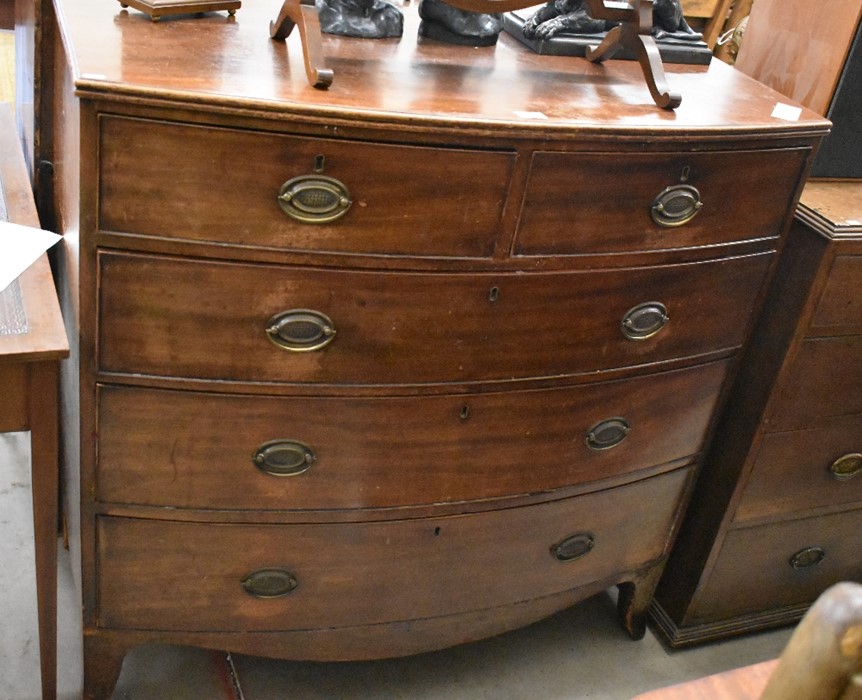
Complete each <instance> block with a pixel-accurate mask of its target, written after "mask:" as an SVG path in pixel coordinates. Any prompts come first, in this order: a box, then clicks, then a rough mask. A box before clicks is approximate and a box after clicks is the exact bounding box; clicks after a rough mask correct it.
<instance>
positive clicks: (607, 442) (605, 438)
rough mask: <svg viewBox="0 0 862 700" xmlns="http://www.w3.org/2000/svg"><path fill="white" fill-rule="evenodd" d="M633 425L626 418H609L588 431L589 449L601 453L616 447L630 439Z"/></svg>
mask: <svg viewBox="0 0 862 700" xmlns="http://www.w3.org/2000/svg"><path fill="white" fill-rule="evenodd" d="M631 429H632V428H631V425H629V422H628V421H627V420H626V419H625V418H608V419H607V420H603V421H602V422H601V423H596V424H595V425H594V426H593V427H592V428H590V429H589V430H588V431H587V447H589V448H590V449H591V450H596V451H601V450H609V449H611V448H612V447H616V446H617V445H619V444H620V443H621V442H622V441H623V440H625V439H626V438H627V437H628V434H629V433H630V432H631Z"/></svg>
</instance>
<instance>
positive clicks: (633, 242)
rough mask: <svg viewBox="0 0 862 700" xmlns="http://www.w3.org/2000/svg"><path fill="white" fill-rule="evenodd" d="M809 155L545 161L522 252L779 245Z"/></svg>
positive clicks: (530, 194)
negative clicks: (769, 241) (773, 241)
mask: <svg viewBox="0 0 862 700" xmlns="http://www.w3.org/2000/svg"><path fill="white" fill-rule="evenodd" d="M808 153H809V151H808V150H807V149H787V150H775V151H723V152H711V153H710V152H700V153H691V152H689V153H683V152H680V153H660V154H659V153H624V154H621V153H550V152H548V153H536V154H535V155H534V156H533V162H532V167H531V170H530V180H529V185H528V188H527V193H526V196H525V198H524V205H523V211H522V217H521V223H520V226H519V229H518V234H517V240H516V247H515V251H516V252H517V253H518V254H521V255H549V254H551V255H588V254H596V253H620V252H625V251H646V250H665V249H675V250H678V249H681V248H690V247H695V246H704V245H717V244H722V243H734V242H739V241H747V240H753V239H759V238H774V237H777V236H778V235H779V233H780V232H781V228H782V225H783V222H784V221H785V220H786V217H787V208H788V206H789V203H788V201H787V197H786V196H785V193H787V192H792V191H793V190H794V189H795V188H796V184H797V182H798V180H799V177H800V175H801V171H802V166H803V164H804V163H805V161H806V158H807V157H808ZM739 173H745V177H744V178H740V177H739ZM751 183H757V184H756V186H751ZM658 208H660V211H656V210H657V209H658ZM662 212H663V213H662ZM653 213H655V215H656V216H655V217H654V216H653ZM689 216H691V217H692V218H690V219H689V220H687V219H688V217H689ZM658 222H663V223H658ZM743 222H744V223H743Z"/></svg>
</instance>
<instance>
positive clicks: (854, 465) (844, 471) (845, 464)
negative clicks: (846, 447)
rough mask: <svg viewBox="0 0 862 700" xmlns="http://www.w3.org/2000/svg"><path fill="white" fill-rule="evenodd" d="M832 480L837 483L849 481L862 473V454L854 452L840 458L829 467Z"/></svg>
mask: <svg viewBox="0 0 862 700" xmlns="http://www.w3.org/2000/svg"><path fill="white" fill-rule="evenodd" d="M829 471H830V472H831V473H832V478H833V479H835V480H836V481H847V480H849V479H852V478H853V477H854V476H856V475H857V474H858V473H859V472H862V454H859V453H858V452H854V453H852V454H846V455H844V456H843V457H839V458H838V459H836V460H835V461H834V462H832V464H830V465H829Z"/></svg>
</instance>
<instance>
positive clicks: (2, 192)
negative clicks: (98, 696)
mask: <svg viewBox="0 0 862 700" xmlns="http://www.w3.org/2000/svg"><path fill="white" fill-rule="evenodd" d="M17 133H18V132H17V130H16V129H15V124H14V119H13V116H12V111H11V109H10V108H9V106H8V105H0V213H5V215H6V217H8V221H12V222H14V223H17V224H23V225H25V226H39V218H38V216H37V214H36V207H35V205H34V203H33V195H32V190H31V189H30V181H29V178H28V176H27V169H26V167H25V165H24V156H23V153H22V150H21V146H20V144H19V143H18V140H17ZM68 355H69V344H68V341H67V339H66V332H65V330H64V328H63V319H62V316H61V315H60V306H59V303H58V302H57V293H56V290H55V287H54V278H53V276H52V274H51V269H50V266H49V265H48V258H47V256H46V255H43V256H42V257H41V258H39V260H38V261H37V262H36V263H35V264H34V265H32V266H31V267H30V268H28V269H27V270H26V271H25V272H24V273H23V274H22V275H21V276H20V277H19V278H18V279H17V280H16V281H15V282H14V283H13V284H12V285H11V286H10V287H7V288H6V289H5V290H4V291H3V292H0V386H2V387H3V400H2V401H0V432H16V431H22V430H29V431H30V450H31V469H32V477H31V478H32V485H33V524H34V529H35V547H36V597H37V601H38V611H39V651H40V657H41V673H42V698H43V699H44V700H49V699H53V698H55V697H56V694H57V494H58V454H57V444H58V439H57V415H58V405H57V401H58V398H57V397H58V375H59V365H60V361H61V360H62V359H63V358H65V357H68Z"/></svg>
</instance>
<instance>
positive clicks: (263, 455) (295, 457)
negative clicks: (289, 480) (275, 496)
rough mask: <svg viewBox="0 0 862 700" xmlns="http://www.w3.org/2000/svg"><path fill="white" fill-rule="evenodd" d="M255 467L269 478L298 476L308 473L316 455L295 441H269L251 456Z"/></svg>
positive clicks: (306, 446) (307, 447)
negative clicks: (268, 475)
mask: <svg viewBox="0 0 862 700" xmlns="http://www.w3.org/2000/svg"><path fill="white" fill-rule="evenodd" d="M251 459H252V461H253V462H254V464H255V466H256V467H257V468H258V469H260V470H261V471H262V472H264V473H265V474H270V475H271V476H298V475H299V474H302V473H303V472H306V471H308V469H309V467H311V465H312V464H314V463H315V462H316V461H317V455H315V454H314V451H313V450H312V449H311V448H310V447H309V446H308V445H306V444H304V443H302V442H298V441H296V440H271V441H269V442H265V443H263V444H262V445H261V446H260V447H258V448H257V450H256V451H255V453H254V454H253V455H252V458H251Z"/></svg>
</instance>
